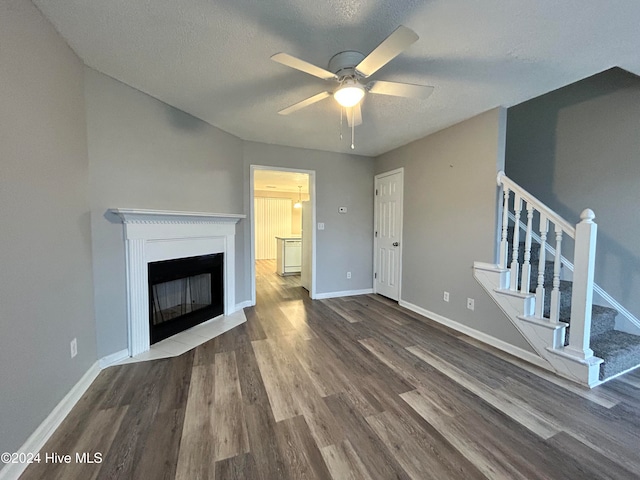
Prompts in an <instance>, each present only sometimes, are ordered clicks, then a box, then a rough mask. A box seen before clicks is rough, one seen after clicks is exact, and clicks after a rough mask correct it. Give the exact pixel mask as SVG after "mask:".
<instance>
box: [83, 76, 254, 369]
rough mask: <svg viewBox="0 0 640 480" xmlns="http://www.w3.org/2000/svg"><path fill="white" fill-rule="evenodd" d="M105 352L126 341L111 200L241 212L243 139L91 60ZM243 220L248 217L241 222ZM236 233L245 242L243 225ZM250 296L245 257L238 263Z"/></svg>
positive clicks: (99, 312)
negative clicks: (122, 80) (109, 216)
mask: <svg viewBox="0 0 640 480" xmlns="http://www.w3.org/2000/svg"><path fill="white" fill-rule="evenodd" d="M85 96H86V105H87V133H88V145H89V173H90V181H89V186H90V198H91V226H92V234H93V265H94V286H95V302H96V324H97V334H98V355H99V356H100V357H102V356H105V355H109V354H112V353H114V352H117V351H120V350H123V349H125V348H127V321H126V295H125V267H124V262H125V260H124V241H123V228H122V224H120V223H111V222H110V221H109V220H107V219H106V218H105V212H106V211H107V209H109V208H113V207H124V208H149V209H167V210H189V211H206V212H217V213H242V211H243V208H244V206H243V194H242V193H243V191H242V189H243V165H242V141H241V140H240V139H238V138H237V137H234V136H233V135H230V134H228V133H225V132H223V131H221V130H219V129H217V128H215V127H212V126H211V125H209V124H207V123H205V122H203V121H201V120H198V119H196V118H194V117H192V116H190V115H187V114H185V113H184V112H181V111H180V110H177V109H175V108H173V107H170V106H169V105H167V104H165V103H162V102H160V101H158V100H156V99H154V98H152V97H150V96H148V95H146V94H144V93H142V92H140V91H138V90H135V89H133V88H131V87H129V86H127V85H125V84H123V83H120V82H118V81H116V80H114V79H112V78H110V77H108V76H106V75H103V74H101V73H98V72H96V71H95V70H92V69H90V68H85ZM243 222H244V221H241V223H240V225H242V223H243ZM239 230H240V232H239V233H240V235H239V237H238V238H237V246H236V248H237V249H239V251H240V253H242V248H243V246H244V239H243V237H242V230H243V229H242V227H241V228H240V229H239ZM236 269H237V275H238V278H237V285H238V287H239V288H238V289H237V290H239V291H238V292H236V301H238V302H240V301H242V300H243V297H244V295H245V292H244V285H245V283H246V281H245V279H244V278H243V276H242V273H243V271H244V262H243V258H242V255H238V261H237V264H236Z"/></svg>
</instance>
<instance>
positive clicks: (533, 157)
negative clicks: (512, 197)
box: [506, 69, 640, 317]
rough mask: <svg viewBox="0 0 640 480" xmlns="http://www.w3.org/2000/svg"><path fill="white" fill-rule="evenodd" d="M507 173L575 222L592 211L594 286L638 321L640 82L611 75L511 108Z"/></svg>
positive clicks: (625, 75)
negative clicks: (595, 230)
mask: <svg viewBox="0 0 640 480" xmlns="http://www.w3.org/2000/svg"><path fill="white" fill-rule="evenodd" d="M506 173H507V175H508V176H509V177H511V178H512V179H513V180H515V181H516V182H518V183H519V184H520V185H522V186H523V187H524V188H525V189H527V190H529V191H530V192H531V193H533V194H534V195H535V196H536V197H538V198H539V199H540V200H542V201H544V202H545V203H547V204H548V205H549V206H550V207H551V208H553V209H554V210H556V211H557V212H558V213H560V214H561V215H562V216H564V217H565V218H566V219H567V220H569V221H571V222H572V223H576V222H578V221H579V216H580V212H581V211H582V210H583V209H585V208H591V209H592V210H593V211H594V212H595V214H596V220H595V221H596V223H597V224H598V244H597V258H596V272H595V280H596V282H597V283H598V284H599V285H600V286H601V287H603V288H604V289H605V290H606V291H607V292H608V293H609V294H610V295H611V296H613V297H614V298H615V299H616V300H618V301H619V302H620V303H621V304H622V305H623V306H624V307H625V308H627V309H628V310H629V311H631V312H632V313H633V314H634V315H635V316H636V317H640V295H639V293H640V242H638V238H640V215H638V209H639V208H640V79H639V78H638V77H636V76H635V75H632V74H630V73H628V72H625V71H624V70H621V69H612V70H609V71H607V72H603V73H601V74H598V75H595V76H593V77H590V78H588V79H585V80H582V81H580V82H577V83H575V84H572V85H569V86H567V87H564V88H561V89H559V90H556V91H554V92H551V93H549V94H547V95H544V96H541V97H538V98H535V99H533V100H530V101H528V102H525V103H522V104H520V105H517V106H515V107H512V108H510V109H509V110H508V120H507V158H506ZM567 254H568V256H569V257H570V258H571V255H570V253H569V252H567Z"/></svg>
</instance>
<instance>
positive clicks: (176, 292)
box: [151, 273, 211, 325]
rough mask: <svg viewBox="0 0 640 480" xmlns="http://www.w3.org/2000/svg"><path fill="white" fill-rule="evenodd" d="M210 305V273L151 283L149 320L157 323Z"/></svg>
mask: <svg viewBox="0 0 640 480" xmlns="http://www.w3.org/2000/svg"><path fill="white" fill-rule="evenodd" d="M209 305H211V274H210V273H203V274H201V275H194V276H191V277H187V278H181V279H179V280H173V281H171V282H164V283H158V284H156V285H153V311H152V312H151V322H152V323H153V325H158V324H159V323H162V322H167V321H169V320H173V319H174V318H176V317H180V316H182V315H186V314H187V313H191V312H195V311H196V310H200V309H201V308H206V307H208V306H209Z"/></svg>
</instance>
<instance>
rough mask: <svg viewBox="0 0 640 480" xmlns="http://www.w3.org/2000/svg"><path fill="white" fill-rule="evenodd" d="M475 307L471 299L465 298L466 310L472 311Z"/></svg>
mask: <svg viewBox="0 0 640 480" xmlns="http://www.w3.org/2000/svg"><path fill="white" fill-rule="evenodd" d="M475 306H476V305H475V300H474V299H473V298H467V308H468V309H469V310H473V309H474V308H475Z"/></svg>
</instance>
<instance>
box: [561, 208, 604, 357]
mask: <svg viewBox="0 0 640 480" xmlns="http://www.w3.org/2000/svg"><path fill="white" fill-rule="evenodd" d="M594 218H595V214H594V213H593V211H592V210H590V209H588V208H587V209H586V210H584V211H583V212H582V213H581V214H580V223H578V225H576V238H575V240H576V243H575V253H574V259H573V261H574V269H573V291H572V294H571V335H570V338H569V345H568V346H567V347H566V348H565V351H568V353H571V354H573V355H575V356H577V357H579V358H583V359H587V358H590V357H592V356H593V350H591V348H589V344H590V337H591V307H592V304H593V272H594V268H595V260H596V235H597V233H598V226H597V225H596V224H595V223H594V222H593V219H594Z"/></svg>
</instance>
